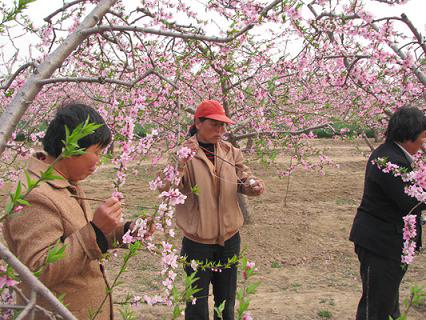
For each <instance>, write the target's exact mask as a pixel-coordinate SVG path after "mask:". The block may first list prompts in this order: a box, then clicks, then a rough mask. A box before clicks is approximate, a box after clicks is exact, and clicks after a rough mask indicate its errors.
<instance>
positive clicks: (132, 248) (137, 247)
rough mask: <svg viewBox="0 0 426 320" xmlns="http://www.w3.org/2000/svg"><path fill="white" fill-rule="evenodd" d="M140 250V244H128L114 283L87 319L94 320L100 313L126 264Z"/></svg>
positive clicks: (118, 283)
mask: <svg viewBox="0 0 426 320" xmlns="http://www.w3.org/2000/svg"><path fill="white" fill-rule="evenodd" d="M140 249H142V243H141V242H140V241H136V242H134V243H130V244H129V250H128V251H127V252H126V254H125V255H124V257H123V264H122V265H121V267H120V271H119V272H118V273H117V275H116V276H115V278H114V281H113V282H112V284H111V286H109V287H108V288H107V292H106V295H105V297H104V299H103V300H102V303H101V304H100V305H99V307H98V309H97V310H96V311H95V312H90V313H89V319H90V320H94V319H96V317H97V316H98V315H99V314H100V313H101V311H102V307H103V306H104V304H105V302H106V301H107V298H108V296H109V295H110V294H112V291H113V290H114V288H115V287H117V286H118V285H120V282H119V281H118V279H119V278H120V277H121V275H122V274H123V273H124V272H126V271H127V264H128V263H129V260H130V258H132V257H134V256H136V254H137V253H138V251H139V250H140Z"/></svg>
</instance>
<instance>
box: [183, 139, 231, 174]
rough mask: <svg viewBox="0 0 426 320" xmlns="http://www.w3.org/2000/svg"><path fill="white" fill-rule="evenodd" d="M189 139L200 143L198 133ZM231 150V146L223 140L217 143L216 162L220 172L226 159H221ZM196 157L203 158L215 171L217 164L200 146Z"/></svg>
mask: <svg viewBox="0 0 426 320" xmlns="http://www.w3.org/2000/svg"><path fill="white" fill-rule="evenodd" d="M189 140H190V141H193V142H195V143H196V144H197V145H199V143H198V140H197V137H196V135H194V136H192V137H191V138H189ZM230 150H231V148H230V146H229V145H228V144H226V143H225V142H223V141H219V142H218V143H216V144H215V155H217V157H216V161H215V162H216V168H217V172H220V169H221V168H222V165H223V162H224V161H221V160H220V159H226V158H227V154H228V153H229V151H230ZM195 157H197V158H199V159H201V160H203V161H204V162H205V163H206V164H207V166H208V167H209V168H211V169H212V170H213V171H214V169H215V166H214V165H213V163H212V162H211V161H210V160H209V159H208V158H207V156H206V154H205V152H204V151H203V150H202V149H201V148H198V150H197V153H196V155H195Z"/></svg>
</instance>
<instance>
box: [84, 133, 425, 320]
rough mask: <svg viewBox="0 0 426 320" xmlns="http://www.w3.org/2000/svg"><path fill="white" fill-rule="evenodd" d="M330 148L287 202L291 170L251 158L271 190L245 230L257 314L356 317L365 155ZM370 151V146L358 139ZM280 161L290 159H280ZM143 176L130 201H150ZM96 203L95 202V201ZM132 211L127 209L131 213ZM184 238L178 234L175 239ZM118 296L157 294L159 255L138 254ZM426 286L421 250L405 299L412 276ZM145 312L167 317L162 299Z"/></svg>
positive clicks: (97, 188) (106, 176)
mask: <svg viewBox="0 0 426 320" xmlns="http://www.w3.org/2000/svg"><path fill="white" fill-rule="evenodd" d="M318 143H319V144H321V146H322V147H325V148H326V149H327V152H326V154H327V155H328V156H330V157H331V158H332V159H333V160H334V161H335V162H336V163H338V164H339V165H340V168H339V169H335V168H333V169H329V170H326V175H325V176H320V175H319V174H316V173H312V172H306V171H298V172H296V173H295V174H294V175H293V176H292V177H291V180H290V191H289V193H288V199H287V205H286V206H284V203H283V199H284V196H285V191H286V187H287V182H288V180H287V178H278V177H277V176H276V173H275V171H274V170H272V169H271V168H269V169H267V168H265V167H263V166H262V165H261V164H259V163H251V167H252V168H253V170H254V171H255V173H256V174H257V175H258V176H260V177H262V178H263V179H264V180H265V182H266V184H267V192H266V194H265V195H263V196H262V197H259V198H252V199H250V205H251V208H252V222H251V224H248V225H245V226H244V227H243V228H242V230H241V235H242V243H243V246H246V247H247V249H248V256H249V258H250V259H251V260H254V261H255V262H256V265H257V266H258V269H259V272H258V275H257V276H256V277H255V278H254V279H255V280H260V281H261V285H260V286H259V288H258V291H257V293H256V294H255V295H254V296H253V298H252V303H251V306H250V312H251V314H252V315H253V317H254V318H255V319H268V320H274V319H276V320H282V319H289V320H290V319H291V320H311V319H339V320H350V319H354V315H355V310H356V305H357V303H358V299H359V296H360V279H359V275H358V261H357V258H356V256H355V254H354V252H353V245H352V243H351V242H349V241H348V234H349V230H350V227H351V224H352V220H353V217H354V214H355V211H356V207H357V206H358V204H359V202H360V198H361V195H362V186H363V176H364V167H365V163H366V158H365V157H363V155H362V154H361V152H360V150H359V149H358V150H357V148H356V147H354V145H353V144H351V143H349V142H342V141H338V142H336V141H333V140H325V141H321V142H318ZM361 149H362V150H363V151H367V148H366V147H365V146H363V145H362V146H361ZM280 161H282V165H283V166H284V164H286V163H288V161H287V160H286V159H285V158H284V159H281V160H280ZM138 169H139V171H140V174H139V176H137V177H136V176H133V175H129V178H128V181H127V183H126V185H125V188H124V190H123V191H124V193H125V194H126V197H127V199H129V200H128V203H129V204H131V205H149V204H154V203H155V201H156V194H155V193H152V192H151V191H149V189H148V186H147V183H148V181H149V180H150V179H151V178H152V177H153V175H154V172H153V170H152V168H151V167H150V166H149V165H147V166H145V167H139V168H138ZM112 177H113V173H112V171H111V170H110V169H109V168H108V167H104V168H101V169H100V170H99V171H98V172H97V173H96V174H95V175H94V176H93V177H91V178H90V179H89V180H88V181H87V182H85V185H86V193H87V194H88V196H93V197H97V198H100V197H106V196H109V194H110V193H111V179H112ZM93 205H95V204H93ZM128 214H129V213H128ZM179 243H180V235H179V234H178V236H177V239H176V245H177V246H180V245H179ZM120 256H121V253H120V254H119V257H118V258H116V259H115V260H114V261H112V262H109V265H108V266H107V268H108V269H109V276H110V278H112V277H113V276H114V275H115V274H116V271H117V266H118V264H119V263H118V262H119V261H120ZM128 270H129V271H128V272H127V273H125V274H124V276H123V283H122V284H121V285H120V287H119V288H117V290H116V291H115V293H114V294H115V298H116V299H115V300H116V301H119V300H120V299H123V298H124V297H125V296H126V294H131V295H133V294H136V295H140V296H143V295H144V294H154V293H156V292H157V291H156V290H161V285H160V282H159V281H158V271H159V258H156V257H153V256H151V255H147V254H140V255H139V256H137V257H136V258H134V259H133V260H132V261H131V263H130V265H129V267H128ZM415 283H416V284H419V285H422V286H424V287H426V255H425V254H423V255H421V256H419V257H417V259H416V261H415V263H414V265H413V266H411V267H410V268H409V270H408V272H407V275H406V277H405V280H404V282H403V285H402V292H401V300H402V299H403V298H405V297H408V290H409V287H410V286H411V285H413V284H415ZM139 312H140V315H141V319H170V318H171V316H170V310H169V309H166V308H165V307H149V306H141V307H140V309H139ZM409 319H412V320H421V319H422V320H424V319H426V305H423V306H421V307H419V308H416V309H414V310H412V311H411V312H410V317H409Z"/></svg>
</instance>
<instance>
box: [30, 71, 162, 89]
mask: <svg viewBox="0 0 426 320" xmlns="http://www.w3.org/2000/svg"><path fill="white" fill-rule="evenodd" d="M151 74H157V73H156V72H155V71H154V70H148V71H147V72H145V73H144V74H143V75H141V76H140V77H138V78H137V79H135V80H133V81H122V80H117V79H109V78H104V77H98V78H89V77H63V78H50V79H43V80H39V81H38V83H39V84H41V85H45V84H52V83H61V82H78V83H81V82H88V83H100V84H104V83H111V84H118V85H120V86H125V87H129V88H132V87H134V86H135V85H136V84H137V83H138V82H139V81H141V80H143V79H144V78H146V77H148V76H149V75H151Z"/></svg>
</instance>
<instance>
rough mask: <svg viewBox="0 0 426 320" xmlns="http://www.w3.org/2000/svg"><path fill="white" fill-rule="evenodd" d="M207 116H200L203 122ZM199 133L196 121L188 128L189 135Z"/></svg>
mask: <svg viewBox="0 0 426 320" xmlns="http://www.w3.org/2000/svg"><path fill="white" fill-rule="evenodd" d="M206 119H207V118H198V120H200V121H201V122H203V121H205V120H206ZM196 133H197V127H196V126H195V123H194V124H193V125H192V126H190V127H189V130H188V137H192V136H193V135H194V134H196Z"/></svg>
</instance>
